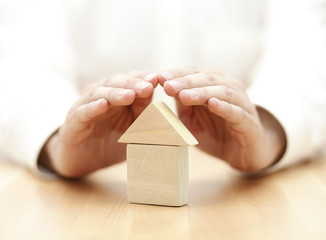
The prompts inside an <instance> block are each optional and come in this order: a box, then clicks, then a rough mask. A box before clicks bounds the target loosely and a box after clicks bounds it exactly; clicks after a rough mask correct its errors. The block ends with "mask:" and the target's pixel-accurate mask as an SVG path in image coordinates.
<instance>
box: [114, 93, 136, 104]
mask: <svg viewBox="0 0 326 240" xmlns="http://www.w3.org/2000/svg"><path fill="white" fill-rule="evenodd" d="M135 98H136V93H135V91H133V90H131V89H123V90H120V91H119V92H118V93H117V94H116V96H114V97H113V98H112V99H111V101H110V103H111V104H112V105H130V104H132V103H133V101H134V100H135Z"/></svg>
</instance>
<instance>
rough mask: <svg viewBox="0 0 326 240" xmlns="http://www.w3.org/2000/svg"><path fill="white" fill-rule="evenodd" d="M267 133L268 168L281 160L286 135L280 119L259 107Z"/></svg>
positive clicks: (284, 148)
mask: <svg viewBox="0 0 326 240" xmlns="http://www.w3.org/2000/svg"><path fill="white" fill-rule="evenodd" d="M257 111H258V114H259V118H260V120H261V122H262V125H263V128H264V135H265V154H266V161H267V163H266V168H268V167H271V166H272V165H274V164H276V163H277V162H279V161H280V160H281V158H282V157H283V155H284V153H285V150H286V135H285V131H284V129H283V127H282V125H281V124H280V123H279V121H278V120H277V119H276V118H275V117H274V116H273V115H272V114H271V113H270V112H268V111H267V110H265V109H264V108H261V107H257Z"/></svg>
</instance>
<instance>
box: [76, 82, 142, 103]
mask: <svg viewBox="0 0 326 240" xmlns="http://www.w3.org/2000/svg"><path fill="white" fill-rule="evenodd" d="M135 97H136V93H135V91H133V90H131V89H124V88H112V87H98V88H96V89H95V90H93V91H89V92H88V94H86V95H84V96H82V97H81V99H80V100H79V101H78V102H77V104H76V105H77V106H79V105H83V104H87V103H89V102H92V101H97V100H98V99H101V98H104V99H106V100H107V101H108V102H109V104H112V105H130V104H131V103H132V102H133V101H134V100H135Z"/></svg>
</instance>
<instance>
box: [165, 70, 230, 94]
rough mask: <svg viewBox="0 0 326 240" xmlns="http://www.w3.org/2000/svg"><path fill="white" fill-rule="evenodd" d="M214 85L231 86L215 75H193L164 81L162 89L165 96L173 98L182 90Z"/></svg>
mask: <svg viewBox="0 0 326 240" xmlns="http://www.w3.org/2000/svg"><path fill="white" fill-rule="evenodd" d="M216 85H225V86H231V85H232V82H231V81H230V80H228V79H226V78H224V77H223V76H221V75H218V74H215V73H195V74H190V75H187V76H185V77H181V78H174V79H172V80H169V81H166V82H165V83H164V85H163V87H164V91H165V92H166V94H168V95H169V96H172V97H175V96H177V95H178V93H179V92H180V91H181V90H183V89H189V88H199V87H205V86H216Z"/></svg>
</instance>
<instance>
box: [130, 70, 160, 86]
mask: <svg viewBox="0 0 326 240" xmlns="http://www.w3.org/2000/svg"><path fill="white" fill-rule="evenodd" d="M128 75H130V76H132V77H135V78H139V79H143V80H145V81H147V82H149V83H151V84H152V85H153V87H154V88H156V86H157V84H158V75H157V74H156V73H150V72H145V71H131V72H129V73H128Z"/></svg>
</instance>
